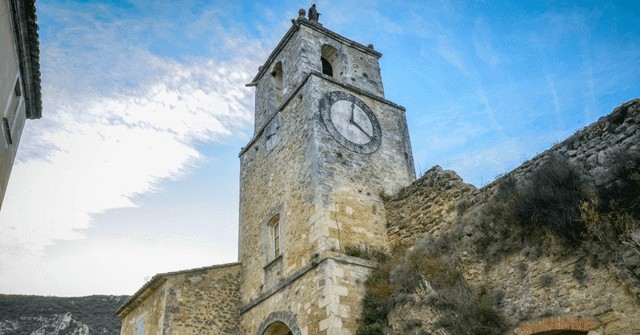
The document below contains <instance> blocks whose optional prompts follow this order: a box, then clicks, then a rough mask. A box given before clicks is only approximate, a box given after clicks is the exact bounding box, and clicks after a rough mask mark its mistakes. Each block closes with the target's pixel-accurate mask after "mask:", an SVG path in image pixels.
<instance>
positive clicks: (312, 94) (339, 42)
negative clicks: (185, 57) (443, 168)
mask: <svg viewBox="0 0 640 335" xmlns="http://www.w3.org/2000/svg"><path fill="white" fill-rule="evenodd" d="M381 56H382V55H381V54H380V53H379V52H377V51H375V50H374V49H373V46H372V45H369V46H364V45H361V44H359V43H357V42H354V41H352V40H349V39H347V38H345V37H343V36H340V35H338V34H336V33H335V32H333V31H330V30H328V29H326V28H324V27H323V26H322V25H321V24H319V23H318V22H317V21H312V20H307V19H305V17H304V11H303V10H301V11H300V17H299V18H298V19H297V20H294V21H293V25H292V27H291V29H289V31H288V32H287V33H286V35H285V36H284V38H283V39H282V40H281V41H280V43H279V44H278V45H277V47H276V48H275V50H274V51H273V52H272V53H271V55H270V56H269V58H268V59H267V61H266V62H265V63H264V65H263V66H261V67H260V69H259V71H258V74H257V75H256V76H255V78H254V80H253V81H252V82H251V83H250V84H247V85H248V86H254V87H255V88H256V101H255V132H254V136H253V138H252V139H251V141H250V142H249V143H248V144H247V145H246V147H244V148H243V149H242V150H241V152H240V162H241V174H240V233H239V238H240V241H239V261H240V262H241V264H242V274H241V278H242V282H241V286H240V292H241V307H240V317H241V320H242V322H241V327H242V333H243V334H256V335H263V334H270V335H287V334H294V335H298V334H309V335H311V334H328V335H334V334H355V331H356V328H357V319H358V318H359V317H360V305H361V299H362V295H363V283H364V281H365V280H366V276H367V274H368V273H369V270H370V269H371V267H373V266H375V263H374V262H373V261H370V260H366V259H363V258H358V257H353V256H348V255H347V254H354V253H353V252H347V251H352V250H361V251H367V250H373V249H387V248H388V247H389V246H388V245H387V235H386V230H385V222H386V221H385V210H384V204H383V202H382V200H381V195H382V194H393V193H395V192H396V191H397V190H399V189H400V188H402V187H404V186H406V185H408V184H409V183H410V182H412V181H413V180H414V179H415V171H414V167H413V159H412V155H411V145H410V142H409V135H408V132H407V125H406V118H405V110H404V108H403V107H401V106H398V105H396V104H394V103H392V102H390V101H388V100H386V99H385V98H384V89H383V85H382V78H381V75H380V67H379V64H378V59H379V58H380V57H381Z"/></svg>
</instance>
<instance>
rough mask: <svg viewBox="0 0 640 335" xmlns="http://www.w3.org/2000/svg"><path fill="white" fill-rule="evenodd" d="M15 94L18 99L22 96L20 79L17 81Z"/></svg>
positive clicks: (14, 89)
mask: <svg viewBox="0 0 640 335" xmlns="http://www.w3.org/2000/svg"><path fill="white" fill-rule="evenodd" d="M13 92H14V93H15V95H16V96H17V97H19V96H21V95H22V89H21V88H20V78H18V79H16V86H15V87H14V88H13Z"/></svg>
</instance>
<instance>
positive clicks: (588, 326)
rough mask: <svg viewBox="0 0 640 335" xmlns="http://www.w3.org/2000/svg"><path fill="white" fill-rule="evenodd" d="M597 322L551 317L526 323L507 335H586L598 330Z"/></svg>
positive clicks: (592, 319)
mask: <svg viewBox="0 0 640 335" xmlns="http://www.w3.org/2000/svg"><path fill="white" fill-rule="evenodd" d="M598 324H599V323H598V321H597V320H595V319H594V318H590V317H584V316H552V317H547V318H542V319H538V320H533V321H527V322H525V323H523V324H521V325H520V326H519V327H518V328H516V329H514V330H513V331H512V332H510V333H509V334H513V335H587V334H589V331H591V330H595V329H597V328H598Z"/></svg>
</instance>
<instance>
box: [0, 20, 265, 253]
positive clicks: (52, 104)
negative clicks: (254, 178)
mask: <svg viewBox="0 0 640 335" xmlns="http://www.w3.org/2000/svg"><path fill="white" fill-rule="evenodd" d="M50 9H51V10H52V13H57V14H59V15H60V16H59V17H57V18H56V19H58V20H63V21H72V22H71V23H69V22H67V24H66V25H64V26H63V27H64V28H63V29H61V30H60V31H59V32H58V34H61V35H67V36H68V35H69V34H74V39H78V40H81V41H83V42H84V43H77V44H76V43H75V42H71V44H69V43H68V42H67V41H66V40H65V39H63V38H62V37H63V36H60V37H61V38H60V39H57V36H58V35H54V36H53V37H52V38H51V41H52V42H51V44H49V45H47V44H44V45H43V69H42V70H43V79H44V80H43V95H44V97H45V98H44V99H45V110H44V112H43V114H44V115H45V117H43V119H41V120H37V121H32V122H29V124H28V126H27V128H25V132H24V134H23V141H22V143H21V148H20V152H19V157H18V163H17V164H16V165H15V166H14V168H13V172H12V176H11V180H10V184H9V187H8V190H7V196H6V201H5V203H4V204H3V208H2V211H0V224H1V225H2V229H0V245H2V246H3V247H2V249H0V259H4V258H5V256H7V255H9V254H11V255H14V256H15V255H20V254H23V255H26V254H38V253H40V252H41V251H42V250H44V248H45V247H46V246H48V245H51V244H52V243H54V241H56V240H66V239H77V238H81V237H83V231H84V230H85V229H87V228H88V227H89V226H90V224H91V222H92V217H93V216H94V215H95V214H98V213H103V212H105V211H108V210H110V209H115V208H122V207H132V206H136V203H135V201H134V198H135V197H136V196H138V195H141V194H145V193H149V192H154V191H156V188H157V186H158V184H159V183H160V182H161V181H163V180H168V179H176V178H180V177H181V176H183V175H184V174H185V173H187V172H188V171H189V170H190V169H192V168H193V167H194V165H195V164H198V162H199V160H200V159H201V154H200V152H199V151H198V150H197V149H196V145H197V144H198V143H202V142H212V141H218V140H221V139H223V138H225V137H228V136H243V137H246V136H248V135H249V134H245V133H244V131H245V129H246V128H247V126H248V125H249V124H250V123H251V119H252V103H253V98H252V97H253V91H252V90H251V89H248V88H245V87H244V84H245V83H247V82H248V81H250V79H251V76H252V75H253V74H254V71H255V69H256V68H257V63H256V62H255V61H254V60H253V59H249V58H246V55H250V54H251V55H253V54H255V53H262V52H264V51H263V50H262V49H261V48H260V44H259V43H251V41H248V40H247V39H245V41H246V43H239V42H238V41H237V39H238V38H237V36H235V35H234V34H232V33H229V32H228V31H226V30H225V28H223V27H216V28H215V29H216V30H218V32H220V34H218V35H216V37H215V38H216V39H221V40H225V41H227V42H228V43H227V44H225V46H222V47H221V48H220V50H221V53H224V55H222V56H218V55H211V56H209V57H198V56H196V57H191V58H190V59H187V60H177V59H173V58H171V57H160V56H157V55H154V54H153V53H151V52H150V51H149V50H147V49H146V47H147V46H146V45H144V44H142V45H141V46H136V45H132V44H131V41H132V39H123V40H121V39H120V38H119V36H120V34H121V32H122V31H121V30H122V29H127V27H124V26H126V23H127V21H126V20H124V21H122V20H121V21H119V20H116V19H114V18H112V17H109V18H108V19H104V18H103V19H97V18H96V16H97V15H98V14H95V13H93V14H91V15H90V14H82V13H75V12H70V11H65V10H61V9H57V8H50ZM107 12H108V11H107ZM94 28H95V29H99V35H100V36H101V38H100V39H98V38H94V37H92V36H93V35H94V34H95V32H93V31H92V30H93V29H94ZM49 33H50V32H45V33H44V34H49ZM223 33H224V34H223ZM225 37H226V38H225ZM136 38H142V37H140V36H138V37H134V39H136ZM72 40H73V39H72ZM114 50H115V51H114ZM123 50H124V52H123ZM249 51H252V52H255V53H250V52H249ZM100 53H103V55H102V57H101V56H100V55H99V54H100ZM92 56H95V57H98V59H91V57H92ZM111 56H113V57H111ZM105 77H106V79H105ZM93 79H95V80H93ZM129 80H130V82H131V84H130V85H128V83H129ZM25 203H29V204H33V206H32V207H31V208H30V209H28V210H27V209H25V207H24V206H23V204H25Z"/></svg>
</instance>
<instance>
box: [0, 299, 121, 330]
mask: <svg viewBox="0 0 640 335" xmlns="http://www.w3.org/2000/svg"><path fill="white" fill-rule="evenodd" d="M127 298H128V297H127V296H108V295H94V296H88V297H80V298H59V297H42V296H29V295H0V335H54V334H55V335H71V334H73V335H89V334H91V335H93V334H105V335H117V334H119V333H120V320H119V319H118V317H117V316H116V315H115V311H116V310H117V309H118V307H120V306H121V305H122V304H123V303H124V301H125V300H126V299H127Z"/></svg>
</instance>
